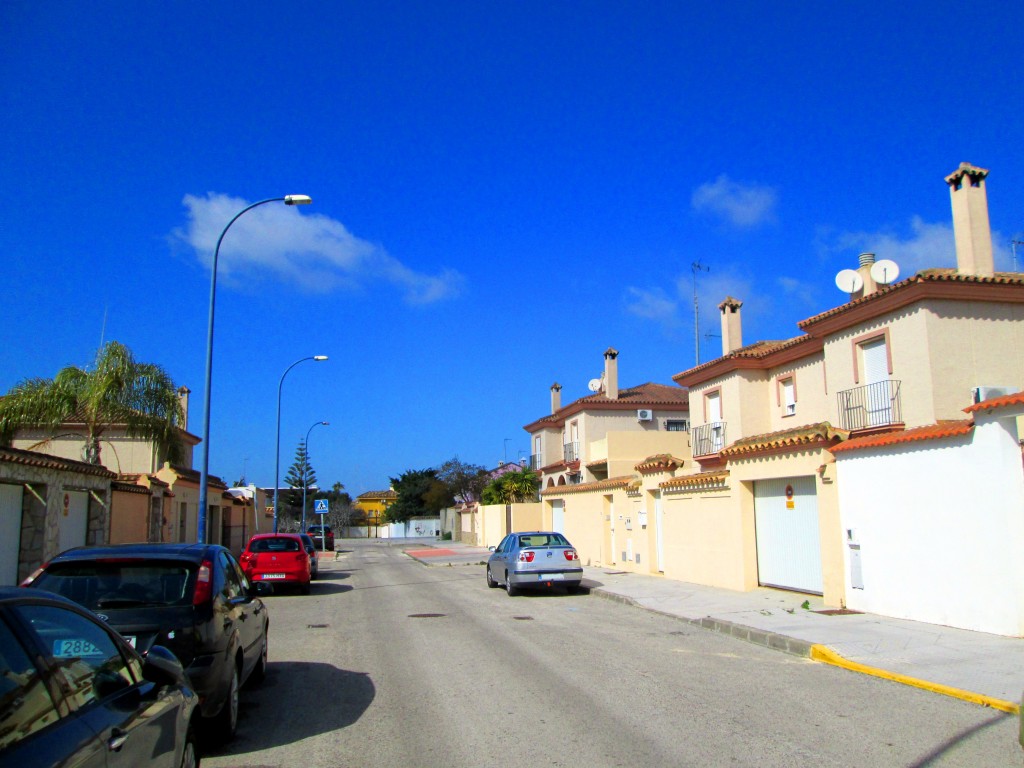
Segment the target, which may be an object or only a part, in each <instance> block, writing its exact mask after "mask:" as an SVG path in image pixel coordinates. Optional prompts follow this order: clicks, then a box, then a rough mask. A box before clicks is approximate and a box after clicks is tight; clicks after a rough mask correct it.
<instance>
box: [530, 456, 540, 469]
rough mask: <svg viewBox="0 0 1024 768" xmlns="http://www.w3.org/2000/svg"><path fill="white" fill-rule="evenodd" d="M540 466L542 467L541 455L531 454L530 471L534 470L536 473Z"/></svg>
mask: <svg viewBox="0 0 1024 768" xmlns="http://www.w3.org/2000/svg"><path fill="white" fill-rule="evenodd" d="M540 466H541V465H540V454H539V453H532V454H530V469H532V470H534V471H535V472H536V471H537V470H538V469H540Z"/></svg>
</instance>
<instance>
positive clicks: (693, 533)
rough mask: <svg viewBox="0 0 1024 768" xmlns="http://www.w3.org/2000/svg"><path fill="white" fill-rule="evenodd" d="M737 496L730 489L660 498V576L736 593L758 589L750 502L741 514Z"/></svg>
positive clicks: (742, 508)
mask: <svg viewBox="0 0 1024 768" xmlns="http://www.w3.org/2000/svg"><path fill="white" fill-rule="evenodd" d="M742 498H743V497H742V494H740V493H737V492H736V489H735V485H733V487H731V488H725V489H722V490H687V491H671V492H666V493H665V494H664V495H663V497H662V504H663V505H664V510H665V576H667V577H669V578H672V579H679V580H681V581H689V582H693V583H694V584H707V585H708V586H713V587H723V588H725V589H735V590H740V591H743V590H748V589H753V588H754V587H756V586H757V569H756V562H753V563H752V562H751V560H754V561H756V554H755V555H753V557H752V556H751V552H750V549H751V546H752V545H753V531H754V525H753V504H752V503H751V504H750V505H749V507H750V509H749V511H747V510H745V509H744V505H743V503H742ZM752 566H753V567H752Z"/></svg>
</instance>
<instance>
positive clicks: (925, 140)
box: [0, 0, 1024, 495]
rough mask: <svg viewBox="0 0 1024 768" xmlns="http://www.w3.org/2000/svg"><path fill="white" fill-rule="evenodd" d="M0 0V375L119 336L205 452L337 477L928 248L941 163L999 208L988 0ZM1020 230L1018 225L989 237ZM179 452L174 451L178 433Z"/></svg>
mask: <svg viewBox="0 0 1024 768" xmlns="http://www.w3.org/2000/svg"><path fill="white" fill-rule="evenodd" d="M881 8H882V5H879V6H877V7H876V9H875V10H872V9H871V7H870V6H867V7H866V6H865V5H864V4H860V3H858V4H854V3H821V4H808V3H799V4H798V3H771V4H765V3H754V2H749V3H744V2H730V3H721V2H717V3H710V2H692V3H660V2H645V3H637V4H627V3H603V2H591V3H582V2H560V3H540V2H516V3H480V2H430V3H414V2H403V3H386V2H374V3H350V2H338V3H299V4H282V3H270V2H247V3H244V4H241V5H239V4H237V3H223V2H222V3H218V2H214V3H162V4H156V3H137V2H105V1H104V0H100V1H99V2H95V3H55V2H38V1H37V0H4V2H3V3H0V75H2V78H3V83H4V86H3V88H2V89H0V114H2V115H3V117H4V119H3V124H4V129H3V131H2V132H0V142H2V143H3V149H2V157H3V161H2V162H0V183H2V185H3V188H4V191H5V193H6V194H5V198H6V200H5V205H4V206H3V208H2V209H0V263H2V264H3V265H4V276H5V279H4V287H5V290H4V301H3V304H2V313H3V323H2V326H0V327H2V331H0V333H2V337H0V338H2V343H0V391H6V390H7V389H8V388H9V387H10V386H12V385H13V384H14V383H16V382H17V381H18V380H20V379H22V378H26V377H31V376H52V375H54V374H55V373H56V372H57V371H58V370H59V369H60V368H61V367H62V366H64V365H67V364H77V365H86V364H88V363H89V361H90V360H91V359H92V357H93V355H94V353H95V350H96V348H97V347H98V345H99V344H100V342H101V340H110V339H116V340H119V341H121V342H123V343H125V344H127V345H128V346H129V347H130V348H131V349H132V350H133V351H134V352H135V354H136V356H137V357H138V358H139V359H141V360H145V361H147V362H155V363H160V364H161V365H163V366H164V367H165V368H166V369H167V370H168V372H169V373H170V374H171V376H172V377H173V378H174V379H175V381H176V382H178V383H179V384H185V385H187V386H189V387H190V388H191V389H192V390H193V395H192V408H191V414H190V421H189V428H190V430H191V431H192V432H194V433H197V434H198V433H200V432H201V425H202V421H201V419H202V406H201V403H202V395H203V392H202V389H203V384H202V382H203V375H204V364H205V345H206V322H207V308H208V294H209V264H210V261H211V257H212V251H213V246H214V244H215V242H216V238H217V235H218V234H219V233H220V230H221V229H222V228H223V226H224V225H225V224H227V222H228V221H229V220H230V218H231V216H233V215H234V214H235V213H236V212H237V211H238V210H240V209H241V208H242V207H244V206H245V205H246V204H247V203H249V202H254V201H256V200H260V199H264V198H268V197H276V196H281V195H285V194H308V195H310V196H312V197H313V199H314V204H313V205H312V206H305V207H301V208H291V207H285V206H283V205H279V204H272V205H266V206H263V207H261V208H258V209H256V210H254V211H252V212H250V213H249V214H246V216H244V217H243V218H241V219H239V220H238V222H237V223H236V224H235V225H234V226H233V227H232V229H231V231H230V232H229V233H228V235H227V237H226V238H225V241H224V245H223V247H222V250H221V263H220V269H219V270H218V275H219V283H218V294H217V323H216V343H215V352H214V384H213V389H212V398H213V407H212V428H211V446H212V447H211V454H210V471H211V472H212V473H214V474H218V475H220V476H222V477H223V478H224V479H226V480H227V481H229V482H230V481H232V480H235V479H237V478H238V477H239V476H240V475H242V474H243V472H245V473H246V474H247V476H248V477H249V478H250V479H251V480H254V481H255V482H257V483H260V484H266V485H270V484H272V483H273V476H274V466H273V464H274V461H273V458H274V434H275V409H276V399H277V387H278V382H279V380H280V376H281V374H282V372H283V371H284V370H285V369H286V368H287V367H288V366H289V365H290V364H291V363H293V362H294V361H295V360H298V359H300V358H302V357H305V356H307V355H314V354H326V355H329V356H330V360H329V361H327V362H324V363H316V364H314V363H304V364H302V365H300V366H298V367H296V368H295V369H293V370H292V372H291V373H290V374H288V377H287V379H286V380H285V384H284V397H283V408H282V439H281V455H282V470H281V473H282V475H283V474H284V472H285V469H286V467H287V466H288V464H290V463H291V460H292V457H293V456H294V451H295V447H296V445H297V443H298V441H299V439H301V438H303V437H304V436H305V435H306V432H307V430H308V429H309V427H310V426H311V425H312V424H314V423H316V422H319V421H329V422H330V426H329V427H319V428H317V429H316V430H314V431H313V433H312V436H311V446H310V451H311V460H312V463H313V466H314V467H315V469H316V470H317V474H318V476H319V479H320V481H321V483H323V484H331V483H333V482H335V481H341V482H343V483H344V484H345V485H346V486H347V487H348V488H349V490H350V491H351V492H352V493H353V495H355V494H358V493H361V492H363V491H366V490H371V489H379V488H384V487H386V486H387V483H388V477H389V476H394V475H397V474H399V473H401V472H402V471H404V470H406V469H420V468H424V467H428V466H435V465H438V464H440V463H441V462H443V461H445V460H446V459H448V458H451V457H452V456H455V455H458V456H459V457H460V458H461V459H462V460H464V461H469V462H473V463H479V464H484V465H487V466H493V465H495V464H497V463H498V462H499V461H501V460H503V459H506V458H507V459H509V460H515V459H517V458H518V457H519V456H520V455H525V454H526V452H527V451H528V449H529V443H528V439H527V435H526V433H525V432H524V431H523V430H522V426H523V425H524V424H527V423H529V422H531V421H533V420H535V419H536V418H539V417H540V416H543V415H544V414H545V413H547V411H548V408H549V391H548V389H549V386H550V385H551V384H552V382H554V381H558V382H560V383H561V384H562V385H563V386H564V390H563V393H562V397H563V402H569V401H571V400H573V399H575V398H577V397H581V396H583V395H586V394H588V391H587V388H586V386H587V382H588V381H589V380H590V379H591V378H594V377H595V376H598V375H599V374H600V372H601V370H602V365H603V359H602V353H603V352H604V350H605V349H607V348H608V347H609V346H613V347H615V348H617V349H618V350H619V352H620V357H619V379H620V384H621V385H622V386H632V385H635V384H640V383H643V382H646V381H655V382H661V383H671V377H672V375H673V374H676V373H678V372H680V371H682V370H685V369H686V368H689V367H690V366H692V365H693V363H694V360H695V353H694V324H693V271H692V268H691V265H692V264H693V263H694V262H695V261H698V260H699V261H700V262H701V263H702V264H704V265H706V266H707V267H708V268H709V271H707V272H701V273H700V275H699V277H698V282H697V287H698V297H699V303H700V306H701V321H700V323H701V326H700V335H701V345H702V352H701V354H702V359H703V360H707V359H710V358H711V357H714V356H716V355H717V354H718V353H719V351H720V341H719V339H718V338H717V337H713V336H709V337H707V338H704V334H705V333H708V334H717V333H718V330H719V329H718V320H717V310H715V305H717V304H718V303H719V302H720V301H721V300H722V299H723V298H724V297H725V296H726V295H727V294H728V295H733V296H736V297H737V298H739V299H741V300H742V301H744V310H743V322H744V329H743V330H744V340H745V341H747V342H752V341H755V340H758V339H775V338H788V337H791V336H794V335H796V334H797V333H798V329H797V328H796V325H795V324H796V322H797V321H798V320H800V319H802V318H805V317H808V316H810V315H813V314H815V313H817V312H819V311H822V310H824V309H827V308H829V307H832V306H835V305H836V304H838V303H841V302H842V301H843V300H844V295H843V294H841V293H840V292H839V291H838V290H837V289H836V287H835V285H834V283H833V278H834V276H835V274H836V272H837V271H838V270H840V269H843V268H848V267H856V264H857V254H858V253H860V252H861V251H864V250H873V251H875V252H877V253H878V256H879V258H890V259H893V260H895V261H896V262H897V263H898V264H899V265H900V267H901V270H902V273H903V274H904V275H906V274H909V273H911V272H913V271H915V270H917V269H921V268H924V267H931V266H952V264H953V247H952V233H951V228H950V206H949V194H948V191H947V188H946V186H945V184H944V182H943V177H944V176H945V175H946V174H948V173H950V172H952V171H953V170H954V169H955V168H956V167H957V165H958V164H959V163H960V162H961V161H965V160H966V161H970V162H972V163H975V164H977V165H980V166H982V167H985V168H989V169H991V171H992V173H991V175H990V177H989V181H988V192H989V207H990V214H991V220H992V227H993V230H994V238H995V243H996V247H997V267H998V268H1004V269H1007V268H1009V267H1010V262H1011V255H1010V246H1009V243H1010V241H1011V240H1012V239H1013V238H1017V239H1021V238H1022V233H1024V191H1022V190H1024V153H1022V152H1021V151H1020V150H1021V147H1020V143H1021V142H1020V135H1021V128H1020V121H1021V110H1020V106H1019V105H1020V93H1019V81H1020V76H1021V75H1020V70H1021V65H1020V62H1021V44H1020V40H1019V30H1020V29H1021V28H1024V6H1022V5H1021V4H1019V3H994V2H980V3H972V4H969V7H968V6H967V5H965V4H963V3H959V2H958V3H952V2H928V3H913V2H910V3H900V4H888V5H887V6H885V9H884V10H881ZM1019 255H1020V256H1021V259H1024V251H1022V252H1021V253H1020V254H1019ZM197 466H198V455H197Z"/></svg>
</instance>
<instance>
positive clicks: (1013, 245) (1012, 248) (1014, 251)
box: [1010, 240, 1024, 272]
mask: <svg viewBox="0 0 1024 768" xmlns="http://www.w3.org/2000/svg"><path fill="white" fill-rule="evenodd" d="M1018 245H1024V240H1011V241H1010V252H1011V253H1012V254H1013V271H1014V272H1016V271H1017V246H1018Z"/></svg>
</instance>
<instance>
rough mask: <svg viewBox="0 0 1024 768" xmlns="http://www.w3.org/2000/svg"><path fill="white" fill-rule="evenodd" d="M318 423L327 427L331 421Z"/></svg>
mask: <svg viewBox="0 0 1024 768" xmlns="http://www.w3.org/2000/svg"><path fill="white" fill-rule="evenodd" d="M320 423H321V424H322V425H323V426H325V427H329V426H331V422H329V421H321V422H320Z"/></svg>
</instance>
